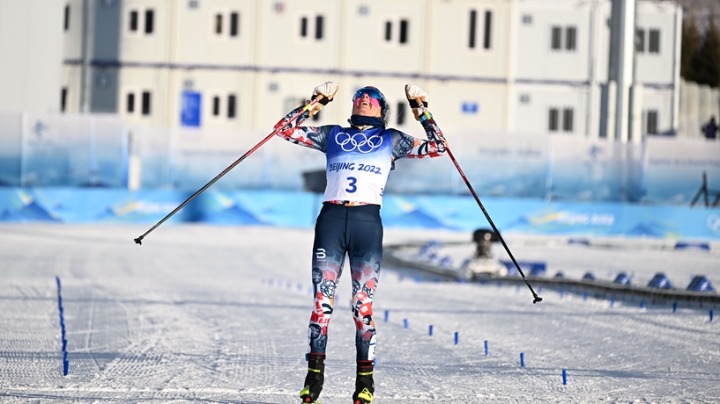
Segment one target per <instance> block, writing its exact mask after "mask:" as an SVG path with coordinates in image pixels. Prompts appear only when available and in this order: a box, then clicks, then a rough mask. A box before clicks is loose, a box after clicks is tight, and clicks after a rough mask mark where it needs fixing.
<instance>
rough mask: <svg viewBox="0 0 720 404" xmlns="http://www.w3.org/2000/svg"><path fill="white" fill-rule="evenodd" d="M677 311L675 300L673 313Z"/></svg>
mask: <svg viewBox="0 0 720 404" xmlns="http://www.w3.org/2000/svg"><path fill="white" fill-rule="evenodd" d="M676 311H677V302H673V313H675V312H676Z"/></svg>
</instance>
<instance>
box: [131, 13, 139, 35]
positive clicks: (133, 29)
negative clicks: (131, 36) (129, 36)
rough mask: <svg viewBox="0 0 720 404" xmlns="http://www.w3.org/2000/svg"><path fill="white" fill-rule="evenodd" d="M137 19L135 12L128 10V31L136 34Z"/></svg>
mask: <svg viewBox="0 0 720 404" xmlns="http://www.w3.org/2000/svg"><path fill="white" fill-rule="evenodd" d="M138 18H139V17H138V12H137V10H130V13H129V14H128V31H130V32H137V30H138Z"/></svg>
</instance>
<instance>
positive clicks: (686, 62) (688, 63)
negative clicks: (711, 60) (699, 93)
mask: <svg viewBox="0 0 720 404" xmlns="http://www.w3.org/2000/svg"><path fill="white" fill-rule="evenodd" d="M701 41H702V37H701V36H700V30H699V29H698V27H697V23H696V22H695V20H694V19H692V18H685V19H684V20H683V25H682V42H681V45H680V46H681V49H680V76H681V77H682V78H684V79H685V80H687V81H692V82H695V81H697V72H696V70H695V64H694V61H695V60H694V59H695V55H696V54H697V52H698V49H700V43H701Z"/></svg>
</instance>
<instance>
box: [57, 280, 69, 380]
mask: <svg viewBox="0 0 720 404" xmlns="http://www.w3.org/2000/svg"><path fill="white" fill-rule="evenodd" d="M55 283H56V284H57V294H58V316H59V317H60V343H61V352H62V363H63V376H67V374H68V372H69V370H70V361H68V352H67V338H66V334H65V315H64V309H63V304H62V283H61V282H60V277H59V276H55Z"/></svg>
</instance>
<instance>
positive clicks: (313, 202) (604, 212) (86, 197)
mask: <svg viewBox="0 0 720 404" xmlns="http://www.w3.org/2000/svg"><path fill="white" fill-rule="evenodd" d="M189 196H190V193H187V192H178V191H159V190H158V191H136V192H132V191H127V190H122V189H98V188H37V189H26V188H11V187H6V188H0V221H5V222H35V221H45V222H58V223H148V224H153V223H155V222H157V221H159V220H160V219H162V218H163V217H165V216H166V215H167V214H168V213H170V212H171V211H172V210H174V209H175V208H176V207H177V206H179V205H180V204H181V203H182V202H183V201H184V200H186V199H187V198H188V197H189ZM321 202H322V201H321V197H320V196H319V195H314V194H312V193H308V192H292V191H260V190H256V191H249V190H247V191H229V192H223V191H218V190H208V191H206V192H204V193H203V194H201V195H200V196H198V198H196V199H194V200H193V201H192V202H191V203H189V204H188V205H187V206H185V207H184V208H183V209H182V210H180V211H179V212H178V213H177V214H176V215H175V216H173V217H172V218H171V219H170V222H176V223H187V222H203V223H212V224H218V225H254V226H257V225H267V226H283V227H300V228H311V227H312V226H313V223H314V220H315V217H316V216H317V213H318V209H319V207H320V205H321ZM483 205H484V207H485V208H486V210H487V212H488V213H489V215H490V217H491V218H492V219H493V223H495V225H496V226H497V227H498V228H499V229H500V230H501V231H502V232H503V233H505V232H511V233H519V234H537V235H563V236H596V237H634V238H653V239H673V240H711V241H717V240H720V211H718V210H717V209H705V208H690V207H670V206H641V205H632V204H622V203H610V202H606V203H600V202H587V203H573V202H563V203H556V202H546V201H542V200H538V199H522V198H483ZM381 215H382V217H383V222H384V225H385V227H387V228H418V229H446V230H456V231H473V230H475V229H478V228H489V227H490V226H489V223H488V222H487V220H486V218H485V216H484V215H483V213H482V211H481V209H480V208H479V206H478V205H477V203H476V202H475V200H474V199H473V198H472V197H470V196H439V195H438V196H402V195H386V196H385V197H384V202H383V207H382V210H381Z"/></svg>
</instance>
